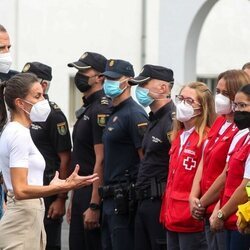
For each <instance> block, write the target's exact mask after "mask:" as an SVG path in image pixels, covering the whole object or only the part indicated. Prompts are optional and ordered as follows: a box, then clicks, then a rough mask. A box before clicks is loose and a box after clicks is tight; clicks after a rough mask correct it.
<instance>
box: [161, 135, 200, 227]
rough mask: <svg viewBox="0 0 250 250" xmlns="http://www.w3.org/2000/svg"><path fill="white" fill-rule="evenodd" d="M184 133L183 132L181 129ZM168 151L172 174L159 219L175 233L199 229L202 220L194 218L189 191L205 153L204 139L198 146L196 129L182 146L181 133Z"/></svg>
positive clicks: (170, 173)
mask: <svg viewBox="0 0 250 250" xmlns="http://www.w3.org/2000/svg"><path fill="white" fill-rule="evenodd" d="M181 132H183V131H181ZM181 132H180V133H179V135H178V137H177V138H176V139H175V140H174V142H173V144H172V147H171V149H170V151H169V154H170V163H169V175H168V181H167V185H166V189H165V193H164V197H163V201H162V208H161V214H160V222H161V223H163V224H164V226H165V227H166V228H167V229H169V230H171V231H175V232H200V231H203V229H204V224H203V221H198V220H195V219H194V218H193V217H192V216H191V213H190V208H189V194H190V191H191V187H192V183H193V179H194V176H195V173H196V170H197V167H198V165H199V162H200V159H201V156H202V147H203V143H204V141H203V142H202V143H201V145H200V146H199V147H197V144H198V141H199V135H198V134H197V133H196V132H195V131H193V132H192V133H191V135H190V136H189V138H188V139H187V141H186V143H185V144H184V145H183V148H182V151H181V152H180V154H179V149H180V134H181Z"/></svg>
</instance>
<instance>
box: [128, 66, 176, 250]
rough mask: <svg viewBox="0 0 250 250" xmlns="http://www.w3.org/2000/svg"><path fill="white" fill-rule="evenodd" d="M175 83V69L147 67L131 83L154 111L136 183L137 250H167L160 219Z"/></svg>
mask: <svg viewBox="0 0 250 250" xmlns="http://www.w3.org/2000/svg"><path fill="white" fill-rule="evenodd" d="M173 82H174V78H173V71H172V70H171V69H168V68H165V67H162V66H155V65H149V64H146V65H144V67H143V69H142V71H141V73H140V75H139V76H137V77H135V78H133V79H130V80H129V83H130V84H131V85H138V86H137V87H136V90H135V94H136V98H137V100H138V102H139V103H140V104H141V105H143V106H144V107H147V106H149V107H150V109H151V112H150V113H149V124H148V127H147V130H146V132H145V135H144V138H143V141H142V150H143V158H142V160H141V163H140V168H139V172H138V176H137V182H136V198H137V200H138V207H137V212H136V218H135V238H136V241H135V249H136V250H139V249H144V250H147V249H148V250H160V249H166V242H165V241H166V240H165V239H166V232H165V230H164V229H163V227H162V225H161V224H160V223H159V215H160V209H161V197H162V194H163V192H164V187H165V183H166V178H167V174H168V162H169V155H168V151H169V149H170V133H171V131H172V117H173V114H174V109H175V108H174V104H173V102H172V101H171V99H170V91H171V88H172V86H173Z"/></svg>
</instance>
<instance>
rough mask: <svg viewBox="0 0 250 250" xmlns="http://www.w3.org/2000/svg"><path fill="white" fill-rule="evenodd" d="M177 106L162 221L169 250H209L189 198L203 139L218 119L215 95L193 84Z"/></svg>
mask: <svg viewBox="0 0 250 250" xmlns="http://www.w3.org/2000/svg"><path fill="white" fill-rule="evenodd" d="M176 104H177V105H176V119H177V121H176V124H175V125H174V131H173V138H172V139H173V143H172V146H171V149H170V153H169V154H170V162H169V175H168V181H167V185H166V190H165V194H164V197H163V201H162V209H161V214H160V221H161V223H163V224H164V226H165V227H166V228H167V229H168V231H167V249H180V250H184V249H185V250H191V249H196V250H199V249H207V243H206V238H205V234H204V225H203V222H202V221H198V220H196V219H194V218H193V217H192V216H191V214H190V210H189V202H188V198H189V193H190V190H191V187H192V183H193V178H194V176H195V173H196V170H197V167H198V164H199V162H200V159H201V155H202V148H203V144H204V140H205V139H206V137H207V134H208V131H209V127H210V126H211V124H212V123H213V121H214V118H215V112H214V101H213V96H212V93H211V92H210V90H209V89H208V87H207V85H206V84H204V83H199V82H195V83H190V84H188V85H186V86H184V87H183V88H182V90H181V91H180V95H177V96H176Z"/></svg>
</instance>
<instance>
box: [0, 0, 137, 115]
mask: <svg viewBox="0 0 250 250" xmlns="http://www.w3.org/2000/svg"><path fill="white" fill-rule="evenodd" d="M16 10H17V12H16ZM16 13H18V15H17V14H16ZM16 19H17V20H16ZM140 20H141V2H140V1H134V0H126V1H116V0H105V1H103V0H96V1H91V0H85V1H82V0H71V1H62V0H53V1H51V0H36V1H31V0H16V1H14V0H1V8H0V23H1V24H3V25H5V26H6V29H7V30H8V31H9V33H10V36H11V39H12V43H13V50H12V52H13V55H14V59H15V61H16V62H15V64H14V68H15V69H18V70H21V69H22V67H23V65H24V64H25V63H26V62H27V61H40V62H44V63H45V64H48V65H50V66H52V68H53V80H52V84H51V88H50V98H51V100H54V101H55V102H57V103H58V105H59V106H60V107H61V108H62V109H63V111H64V112H65V113H66V115H68V100H69V98H68V97H69V96H68V89H69V85H68V84H69V83H68V78H69V75H70V74H71V75H73V74H74V73H75V70H73V69H70V68H68V67H67V63H69V62H72V61H75V60H77V59H78V58H79V57H80V56H81V55H82V54H83V52H85V51H95V52H99V53H102V54H103V55H105V56H106V57H107V58H122V59H124V60H128V61H130V62H131V63H132V64H133V65H134V67H135V69H136V71H137V73H138V71H139V70H140V68H141V65H140V44H141V43H140V42H141V39H140V38H141V23H140ZM17 31H18V32H17ZM17 48H18V51H17Z"/></svg>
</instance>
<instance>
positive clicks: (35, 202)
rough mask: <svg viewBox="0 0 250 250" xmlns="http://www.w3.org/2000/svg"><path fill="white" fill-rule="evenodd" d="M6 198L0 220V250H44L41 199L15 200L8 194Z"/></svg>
mask: <svg viewBox="0 0 250 250" xmlns="http://www.w3.org/2000/svg"><path fill="white" fill-rule="evenodd" d="M7 198H8V199H7V210H6V211H5V213H4V215H3V217H2V219H1V220H0V250H44V249H45V246H46V234H45V231H44V226H43V218H44V202H43V199H29V200H16V199H15V197H14V195H13V193H10V192H8V196H7Z"/></svg>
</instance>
